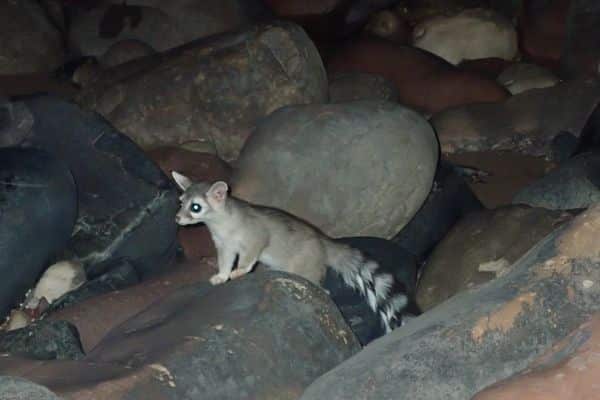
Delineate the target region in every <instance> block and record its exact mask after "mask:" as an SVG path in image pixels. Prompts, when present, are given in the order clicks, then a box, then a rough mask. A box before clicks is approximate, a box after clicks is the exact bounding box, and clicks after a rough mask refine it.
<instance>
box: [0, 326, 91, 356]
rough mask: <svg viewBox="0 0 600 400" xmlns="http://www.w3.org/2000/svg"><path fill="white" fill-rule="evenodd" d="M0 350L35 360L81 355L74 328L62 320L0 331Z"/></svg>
mask: <svg viewBox="0 0 600 400" xmlns="http://www.w3.org/2000/svg"><path fill="white" fill-rule="evenodd" d="M0 352H2V353H9V354H13V355H19V356H22V357H26V358H33V359H36V360H78V359H81V358H83V350H82V348H81V342H80V341H79V334H78V332H77V328H75V327H74V326H73V325H71V324H70V323H69V322H66V321H45V320H41V321H36V322H34V323H32V324H31V325H28V326H26V327H25V328H21V329H16V330H13V331H9V332H4V333H1V334H0Z"/></svg>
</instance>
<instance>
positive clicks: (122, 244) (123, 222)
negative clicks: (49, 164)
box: [12, 96, 178, 275]
mask: <svg viewBox="0 0 600 400" xmlns="http://www.w3.org/2000/svg"><path fill="white" fill-rule="evenodd" d="M24 105H25V107H26V108H27V110H28V111H29V112H30V113H31V115H32V118H33V121H34V122H33V126H32V128H31V129H30V130H29V132H27V133H23V136H22V137H21V138H19V139H20V140H18V141H17V140H16V141H17V142H18V143H21V144H22V145H24V146H33V147H36V148H41V149H44V150H46V151H48V152H49V153H51V154H53V155H54V156H56V157H58V158H60V159H62V160H64V162H65V163H66V164H68V166H69V168H70V170H71V172H72V173H73V177H74V178H75V182H76V186H77V194H78V205H77V206H75V207H73V212H76V211H77V210H78V213H79V214H78V217H77V223H76V226H75V230H74V232H73V235H72V237H71V240H70V243H69V246H68V248H67V250H66V252H65V253H66V254H65V255H64V258H66V259H72V258H77V259H79V260H80V261H81V262H83V263H84V264H85V265H86V266H88V265H90V264H94V263H98V262H102V261H105V260H108V259H118V258H122V257H129V258H130V259H131V260H132V261H134V262H135V264H136V266H137V267H138V268H139V272H140V273H141V274H142V275H145V274H149V273H153V272H156V270H157V269H158V268H161V267H163V266H165V264H166V260H168V259H169V258H171V257H172V256H173V254H174V249H175V244H176V238H175V234H176V225H175V223H174V222H173V216H174V215H175V211H177V207H178V204H177V191H176V189H175V186H174V185H173V184H172V183H171V182H170V181H169V180H168V179H167V177H166V176H165V175H164V174H162V172H161V171H160V169H158V167H156V165H154V164H153V163H152V162H151V161H150V160H149V159H147V158H146V156H145V155H144V153H143V152H142V151H141V150H140V149H139V148H138V147H137V146H136V145H135V144H134V143H133V142H131V140H129V139H128V138H127V137H125V136H124V135H122V134H121V133H119V132H118V131H116V130H115V129H114V128H113V127H112V126H110V125H109V124H108V123H107V122H106V121H105V120H104V119H103V118H102V117H100V116H99V115H97V114H95V113H92V112H86V111H83V110H81V109H80V108H79V107H77V106H76V105H75V104H72V103H68V102H65V101H63V100H60V99H58V98H55V97H51V96H39V97H33V98H30V99H27V100H25V101H24ZM19 123H20V122H19V121H17V120H12V124H13V126H18V124H19ZM13 136H16V135H13Z"/></svg>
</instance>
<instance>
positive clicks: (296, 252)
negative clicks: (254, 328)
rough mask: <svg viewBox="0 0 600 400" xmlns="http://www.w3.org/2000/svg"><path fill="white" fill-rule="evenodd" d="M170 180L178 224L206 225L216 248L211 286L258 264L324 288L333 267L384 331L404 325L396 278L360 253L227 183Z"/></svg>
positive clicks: (176, 177) (402, 300) (401, 296)
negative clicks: (233, 192) (236, 193)
mask: <svg viewBox="0 0 600 400" xmlns="http://www.w3.org/2000/svg"><path fill="white" fill-rule="evenodd" d="M172 176H173V179H174V180H175V182H176V183H177V185H178V186H179V187H180V188H181V190H183V194H182V195H181V196H180V198H179V200H180V201H181V207H180V209H179V211H178V212H177V215H176V216H175V221H176V223H177V224H179V225H192V224H196V223H200V222H203V223H205V224H206V226H207V227H208V229H209V231H210V234H211V236H212V239H213V241H214V243H215V247H216V249H217V264H218V268H219V272H218V273H217V274H215V275H213V276H212V277H211V278H210V283H212V284H213V285H218V284H222V283H224V282H226V281H227V280H229V279H235V278H238V277H240V276H242V275H245V274H247V273H249V272H251V271H252V268H253V267H254V265H255V264H256V263H257V262H260V263H261V264H264V265H266V266H267V267H269V268H271V269H274V270H279V271H285V272H289V273H293V274H297V275H300V276H302V277H304V278H306V279H308V280H309V281H311V282H313V283H315V284H317V285H321V283H322V281H323V280H324V278H325V273H326V269H327V267H331V268H333V270H335V271H336V272H337V273H339V274H340V275H341V277H342V279H343V280H344V282H345V283H346V284H347V285H349V286H350V287H352V288H354V289H356V290H358V291H359V292H360V293H361V294H362V295H363V296H364V297H365V299H366V301H367V303H368V304H369V306H370V308H371V309H372V310H373V311H374V312H375V313H377V314H378V315H379V317H380V319H381V321H382V324H383V326H384V328H385V330H386V332H389V331H391V330H392V329H393V327H395V326H397V325H398V322H400V320H399V316H400V312H401V311H402V309H404V308H405V307H406V306H407V304H408V298H407V296H406V294H405V293H400V292H398V291H397V290H395V289H396V288H397V286H396V285H397V282H395V279H394V277H393V276H392V275H391V274H389V273H384V272H382V271H380V270H379V265H378V264H377V263H376V262H375V261H372V260H368V259H367V258H365V257H364V256H363V254H362V253H361V252H360V251H359V250H357V249H354V248H351V247H349V246H347V245H345V244H341V243H337V242H335V241H333V240H332V239H331V238H329V237H328V236H326V235H325V234H324V233H322V232H320V231H319V230H318V229H316V228H314V227H313V226H311V225H309V224H308V223H306V222H304V221H302V220H300V219H298V218H296V217H294V216H293V215H291V214H288V213H287V212H285V211H282V210H279V209H275V208H271V207H264V206H258V205H253V204H250V203H248V202H245V201H242V200H241V199H237V198H235V197H232V196H229V195H228V193H227V192H228V190H229V188H228V185H227V184H226V183H225V182H222V181H219V182H216V183H213V184H208V183H205V182H192V181H191V180H190V179H189V178H187V177H185V176H184V175H182V174H179V173H177V172H175V171H173V172H172ZM236 257H237V260H238V261H237V268H236V269H235V270H234V269H233V266H234V262H235V260H236Z"/></svg>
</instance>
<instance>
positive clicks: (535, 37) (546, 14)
mask: <svg viewBox="0 0 600 400" xmlns="http://www.w3.org/2000/svg"><path fill="white" fill-rule="evenodd" d="M523 3H524V4H523V8H522V13H521V17H520V18H519V23H518V30H519V48H520V50H521V53H522V54H523V56H524V58H525V59H526V60H528V61H533V62H534V63H536V64H540V65H543V66H545V67H548V68H551V69H553V70H555V69H557V68H558V64H559V60H560V56H561V54H562V49H563V46H564V44H565V37H566V20H567V12H568V9H569V5H570V3H571V0H553V1H547V2H542V3H543V4H540V2H539V1H537V2H536V1H535V0H528V1H525V2H523Z"/></svg>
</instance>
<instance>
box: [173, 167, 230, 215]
mask: <svg viewBox="0 0 600 400" xmlns="http://www.w3.org/2000/svg"><path fill="white" fill-rule="evenodd" d="M171 175H172V176H173V179H174V180H175V183H177V185H178V186H179V188H181V190H182V191H183V194H182V195H181V196H180V197H179V201H180V202H181V207H180V208H179V211H178V212H177V214H176V215H175V222H176V223H177V224H179V225H193V224H198V223H200V222H206V221H207V220H210V218H211V216H214V214H215V213H218V212H219V211H222V210H223V208H224V206H225V201H226V199H227V190H228V189H229V188H228V186H227V184H226V183H225V182H221V181H219V182H216V183H214V184H213V185H207V184H205V183H192V181H191V180H190V179H189V178H187V177H185V176H183V175H181V174H180V173H178V172H176V171H173V172H172V173H171Z"/></svg>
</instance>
